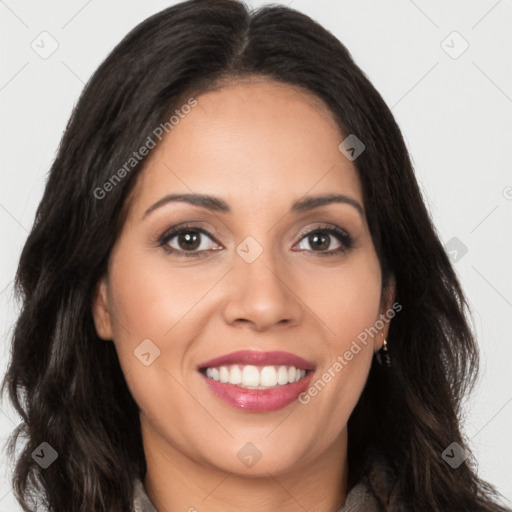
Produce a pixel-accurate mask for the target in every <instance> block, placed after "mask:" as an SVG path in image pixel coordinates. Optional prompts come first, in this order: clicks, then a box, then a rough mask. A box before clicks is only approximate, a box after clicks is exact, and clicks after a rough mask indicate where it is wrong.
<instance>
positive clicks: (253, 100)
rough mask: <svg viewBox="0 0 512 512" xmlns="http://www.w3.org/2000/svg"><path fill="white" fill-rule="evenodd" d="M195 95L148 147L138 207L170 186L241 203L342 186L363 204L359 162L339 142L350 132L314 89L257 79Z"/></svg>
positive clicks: (266, 202) (256, 204) (254, 204)
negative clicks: (190, 104) (184, 111)
mask: <svg viewBox="0 0 512 512" xmlns="http://www.w3.org/2000/svg"><path fill="white" fill-rule="evenodd" d="M195 99H196V101H197V105H196V106H194V107H193V108H191V109H190V110H189V109H187V111H188V113H187V114H182V115H181V116H180V119H179V122H178V123H177V124H175V125H174V127H173V128H172V130H171V131H170V132H169V134H168V135H166V136H165V137H164V138H163V140H162V142H161V143H160V144H159V145H158V146H157V147H156V148H155V149H154V150H153V151H152V153H151V154H150V156H149V159H148V161H147V163H146V166H145V169H144V170H143V171H142V173H141V176H140V177H139V180H138V183H137V186H136V188H137V189H138V190H137V197H138V198H139V199H140V201H138V202H139V204H138V205H134V206H135V207H137V209H139V210H140V209H142V208H144V207H147V206H148V203H149V202H151V201H156V200H158V199H159V197H161V196H162V195H164V194H168V193H172V192H183V193H190V192H198V193H208V194H211V195H216V196H221V197H223V198H224V199H225V200H226V201H227V202H228V203H230V204H232V205H233V209H235V210H236V205H237V204H238V205H239V207H240V208H241V207H242V206H244V205H245V206H246V207H248V208H251V209H252V210H253V211H254V208H261V207H267V208H269V207H271V206H272V205H273V204H276V202H281V201H284V202H286V203H291V201H293V200H295V199H298V198H300V197H302V196H303V195H305V194H321V193H336V192H338V193H343V194H347V195H351V196H352V197H353V198H354V199H356V200H358V201H359V202H361V204H362V191H361V187H360V182H359V179H358V175H357V171H356V169H355V166H354V165H353V163H352V162H350V161H349V160H348V159H347V158H345V156H344V155H343V154H342V153H341V152H340V151H339V149H338V146H339V144H340V142H341V141H342V140H343V139H344V135H343V134H342V133H341V131H340V129H339V127H338V125H337V123H336V122H335V120H334V117H333V115H332V113H331V112H330V110H329V109H328V107H327V106H326V105H325V103H323V102H322V101H321V100H320V99H319V98H317V97H316V96H314V95H312V94H310V93H307V92H305V91H303V90H301V89H298V88H296V87H293V86H291V85H288V84H283V83H279V82H269V81H265V80H254V79H252V80H244V81H239V82H235V83H232V84H229V85H227V86H224V87H222V88H221V89H218V90H215V91H211V92H207V93H204V94H201V95H199V96H197V97H195Z"/></svg>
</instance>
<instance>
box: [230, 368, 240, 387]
mask: <svg viewBox="0 0 512 512" xmlns="http://www.w3.org/2000/svg"><path fill="white" fill-rule="evenodd" d="M226 370H228V372H229V383H230V384H241V383H242V372H241V370H240V368H238V366H236V367H232V368H231V369H229V368H226Z"/></svg>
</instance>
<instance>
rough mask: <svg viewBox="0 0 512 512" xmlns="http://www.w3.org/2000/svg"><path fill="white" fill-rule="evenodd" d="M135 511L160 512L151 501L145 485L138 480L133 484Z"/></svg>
mask: <svg viewBox="0 0 512 512" xmlns="http://www.w3.org/2000/svg"><path fill="white" fill-rule="evenodd" d="M133 486H134V492H133V510H134V512H158V511H157V509H156V508H155V506H154V505H153V503H151V500H150V499H149V497H148V495H147V493H146V489H144V485H143V483H142V482H141V481H140V480H139V479H136V480H134V482H133Z"/></svg>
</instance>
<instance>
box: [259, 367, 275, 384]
mask: <svg viewBox="0 0 512 512" xmlns="http://www.w3.org/2000/svg"><path fill="white" fill-rule="evenodd" d="M276 384H277V372H276V369H275V368H274V367H273V366H264V367H263V368H262V370H261V373H260V385H261V386H265V387H271V386H275V385H276Z"/></svg>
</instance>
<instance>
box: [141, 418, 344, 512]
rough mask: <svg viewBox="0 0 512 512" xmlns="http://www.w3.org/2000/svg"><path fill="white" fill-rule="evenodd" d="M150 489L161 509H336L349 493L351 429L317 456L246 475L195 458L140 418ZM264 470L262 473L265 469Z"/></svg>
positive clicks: (285, 511) (194, 511)
mask: <svg viewBox="0 0 512 512" xmlns="http://www.w3.org/2000/svg"><path fill="white" fill-rule="evenodd" d="M141 423H142V434H143V442H144V451H145V456H146V464H147V472H146V477H145V480H144V486H145V488H146V492H147V493H148V496H149V498H150V500H151V501H152V503H153V504H154V505H155V507H156V509H157V510H158V512H175V511H177V510H181V511H187V512H201V511H203V510H208V511H210V512H221V511H222V512H235V511H236V512H240V511H250V510H258V511H261V512H275V511H276V510H279V511H280V512H296V511H297V510H300V509H302V510H315V511H316V512H336V511H337V510H338V509H339V508H340V507H341V506H342V505H343V503H345V499H346V496H347V479H348V465H347V457H346V446H347V435H346V429H344V430H343V431H342V433H341V434H340V436H339V437H338V438H336V440H335V441H334V442H333V443H332V444H331V445H330V446H329V447H328V449H327V450H324V452H323V453H321V454H320V455H318V456H317V457H316V458H314V459H311V456H308V454H305V456H304V457H300V460H305V461H306V462H302V463H301V462H297V463H295V464H293V465H292V466H291V467H290V468H287V470H286V471H280V472H277V473H276V472H272V471H270V470H269V471H265V472H264V474H263V475H261V476H250V475H249V476H247V475H241V474H236V473H233V472H229V471H223V470H222V469H221V468H219V467H215V466H212V465H210V464H208V463H205V462H204V461H200V460H198V459H199V458H200V456H198V457H197V458H196V459H193V458H191V457H190V456H189V455H188V454H186V453H184V452H183V450H181V449H180V447H177V446H172V445H171V444H170V443H169V442H168V441H166V440H164V439H163V438H162V437H161V436H160V435H158V434H157V433H156V432H155V431H154V430H153V428H152V426H151V425H150V424H149V422H147V420H145V419H144V418H143V417H141ZM260 473H261V472H260Z"/></svg>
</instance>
